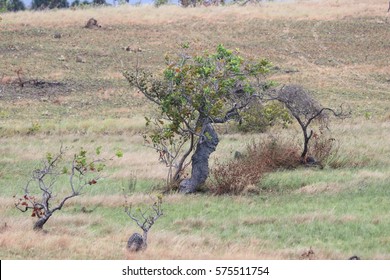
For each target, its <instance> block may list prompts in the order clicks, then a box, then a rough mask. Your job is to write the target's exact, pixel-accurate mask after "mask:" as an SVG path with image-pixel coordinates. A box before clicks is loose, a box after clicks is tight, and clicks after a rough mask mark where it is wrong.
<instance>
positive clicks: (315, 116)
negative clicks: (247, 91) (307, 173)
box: [271, 85, 350, 163]
mask: <svg viewBox="0 0 390 280" xmlns="http://www.w3.org/2000/svg"><path fill="white" fill-rule="evenodd" d="M271 95H273V96H272V99H276V100H278V101H279V102H281V103H282V104H284V106H286V108H287V109H288V110H289V112H290V113H291V115H292V117H293V118H295V119H296V121H297V122H298V124H299V126H300V128H301V129H302V134H303V150H302V153H301V161H302V162H303V163H307V162H309V163H315V162H316V160H315V159H314V158H312V157H310V158H309V157H308V152H309V142H310V140H311V138H312V137H313V135H314V133H313V130H312V129H310V126H311V125H312V123H313V122H314V121H318V122H320V124H321V125H322V126H323V127H326V128H327V127H328V122H329V113H330V114H332V115H333V116H335V117H337V118H345V117H348V116H349V115H350V112H345V111H344V110H343V107H342V106H340V109H339V110H338V111H336V110H334V109H332V108H328V107H323V106H322V105H320V104H319V103H318V102H317V101H316V100H315V99H314V97H313V96H312V95H311V93H310V92H309V91H307V90H305V89H304V88H302V87H301V86H298V85H286V86H283V87H282V88H281V89H280V90H277V91H273V93H272V94H271Z"/></svg>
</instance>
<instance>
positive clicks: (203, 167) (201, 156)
mask: <svg viewBox="0 0 390 280" xmlns="http://www.w3.org/2000/svg"><path fill="white" fill-rule="evenodd" d="M203 135H204V137H203V139H200V140H199V142H198V144H197V146H196V149H195V152H194V154H193V155H192V158H191V162H192V171H191V178H189V179H185V180H183V181H182V182H181V183H180V187H179V190H180V192H182V193H186V194H187V193H194V192H196V191H197V190H198V189H199V187H200V186H202V185H203V184H204V183H205V182H206V179H207V177H208V176H209V158H210V154H211V153H212V152H214V151H215V149H216V147H217V145H218V143H219V139H218V135H217V133H216V132H215V130H214V127H213V126H212V125H211V124H210V123H208V124H206V125H205V129H204V133H203Z"/></svg>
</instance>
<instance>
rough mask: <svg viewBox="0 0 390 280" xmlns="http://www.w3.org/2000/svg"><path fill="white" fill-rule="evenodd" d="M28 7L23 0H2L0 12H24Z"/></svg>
mask: <svg viewBox="0 0 390 280" xmlns="http://www.w3.org/2000/svg"><path fill="white" fill-rule="evenodd" d="M25 9H26V6H25V5H24V3H23V2H22V1H21V0H0V11H10V12H17V11H24V10H25Z"/></svg>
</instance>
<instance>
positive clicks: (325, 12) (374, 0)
mask: <svg viewBox="0 0 390 280" xmlns="http://www.w3.org/2000/svg"><path fill="white" fill-rule="evenodd" d="M387 8H388V3H386V2H385V1H382V0H371V1H369V2H367V1H364V0H329V1H328V0H327V1H325V0H320V1H302V0H301V1H295V2H294V3H263V4H260V5H247V6H245V7H240V6H226V7H223V6H219V7H213V6H211V7H199V8H197V9H183V8H180V7H177V6H162V7H159V8H158V9H156V8H155V7H153V6H143V7H132V6H119V7H111V8H106V7H105V8H91V9H90V8H88V9H77V10H71V11H68V10H57V11H44V12H30V11H26V12H19V13H17V14H15V15H12V14H4V15H3V16H2V17H3V21H2V24H3V25H5V26H7V27H8V26H9V25H10V23H11V24H12V25H13V26H14V27H15V25H16V26H18V25H19V26H20V27H23V26H26V24H27V26H33V27H47V26H51V27H69V26H83V24H85V23H86V21H87V19H89V18H91V17H94V18H98V19H99V20H100V21H101V22H104V24H105V25H106V26H110V25H116V24H126V25H130V26H131V25H132V24H146V25H147V24H172V23H175V22H178V21H184V20H185V21H188V22H189V23H191V22H193V21H199V20H201V21H205V22H207V23H214V22H216V21H220V20H226V19H227V18H228V19H229V20H230V21H232V22H235V21H238V22H240V21H242V19H243V18H245V20H248V21H250V20H253V19H267V20H273V19H294V20H307V19H308V20H335V19H345V18H349V17H352V18H356V17H357V18H359V17H383V18H384V19H385V17H386V12H387ZM103 10H104V11H103ZM43 13H44V14H43ZM26 17H28V19H29V20H28V23H26ZM190 26H193V27H195V28H196V26H194V25H191V24H190ZM14 27H13V28H14Z"/></svg>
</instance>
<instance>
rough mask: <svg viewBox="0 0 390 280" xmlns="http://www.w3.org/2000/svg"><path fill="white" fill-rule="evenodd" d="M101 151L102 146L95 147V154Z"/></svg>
mask: <svg viewBox="0 0 390 280" xmlns="http://www.w3.org/2000/svg"><path fill="white" fill-rule="evenodd" d="M101 151H102V146H99V147H97V148H96V154H97V155H100V153H101Z"/></svg>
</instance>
